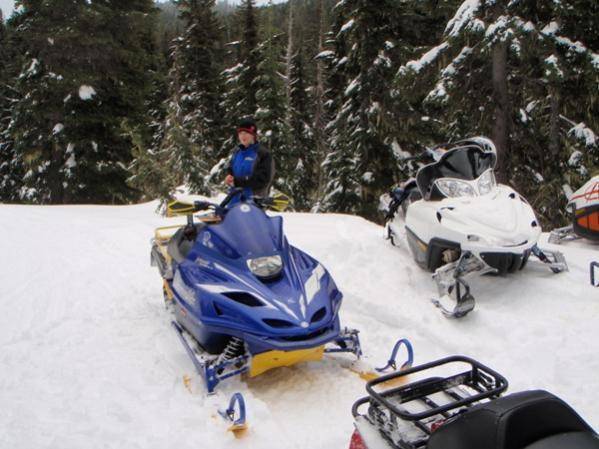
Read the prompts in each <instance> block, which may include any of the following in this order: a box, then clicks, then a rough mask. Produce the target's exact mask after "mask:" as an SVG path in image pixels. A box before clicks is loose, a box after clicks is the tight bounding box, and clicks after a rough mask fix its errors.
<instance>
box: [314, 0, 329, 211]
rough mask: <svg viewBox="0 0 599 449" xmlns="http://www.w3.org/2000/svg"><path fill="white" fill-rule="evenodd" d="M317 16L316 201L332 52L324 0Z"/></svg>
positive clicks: (320, 189) (324, 147) (319, 193)
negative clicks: (326, 40) (327, 76)
mask: <svg viewBox="0 0 599 449" xmlns="http://www.w3.org/2000/svg"><path fill="white" fill-rule="evenodd" d="M317 17H318V22H319V29H318V54H317V55H316V57H315V58H314V60H315V62H316V80H315V84H314V89H313V92H314V94H313V97H314V121H313V124H312V129H313V133H314V151H315V154H314V169H315V174H314V175H315V181H316V191H315V199H316V201H318V200H320V198H322V192H323V181H324V180H323V170H322V163H323V162H324V158H325V155H326V152H327V143H326V131H325V127H326V123H327V119H326V109H325V106H326V105H325V104H326V93H325V92H326V85H325V71H326V69H327V64H326V62H325V60H326V59H327V58H328V59H329V60H330V59H332V54H333V52H331V51H330V50H326V48H325V33H326V11H325V9H324V0H318V9H317ZM314 207H316V208H317V207H318V202H317V203H315V204H314V205H313V208H314Z"/></svg>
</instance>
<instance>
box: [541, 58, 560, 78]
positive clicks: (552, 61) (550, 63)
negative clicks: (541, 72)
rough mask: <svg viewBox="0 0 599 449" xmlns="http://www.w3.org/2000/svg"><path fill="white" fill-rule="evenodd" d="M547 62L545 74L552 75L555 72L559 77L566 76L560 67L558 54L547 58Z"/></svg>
mask: <svg viewBox="0 0 599 449" xmlns="http://www.w3.org/2000/svg"><path fill="white" fill-rule="evenodd" d="M545 64H547V69H545V76H551V75H553V74H555V75H557V76H558V77H559V78H563V77H564V72H563V71H562V69H560V67H559V64H558V60H557V56H555V55H551V56H549V57H548V58H546V59H545Z"/></svg>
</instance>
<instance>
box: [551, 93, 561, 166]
mask: <svg viewBox="0 0 599 449" xmlns="http://www.w3.org/2000/svg"><path fill="white" fill-rule="evenodd" d="M549 99H550V101H551V116H550V118H549V151H550V152H551V155H552V156H554V157H555V156H557V155H558V154H559V147H560V145H559V141H560V136H559V95H558V93H557V92H556V91H555V90H554V89H549Z"/></svg>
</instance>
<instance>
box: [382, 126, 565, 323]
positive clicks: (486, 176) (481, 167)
mask: <svg viewBox="0 0 599 449" xmlns="http://www.w3.org/2000/svg"><path fill="white" fill-rule="evenodd" d="M426 154H428V155H429V156H432V157H433V160H434V162H433V163H430V164H428V165H424V166H422V167H421V168H420V169H419V170H418V173H417V175H416V179H415V180H412V181H411V182H408V183H407V184H406V185H404V187H403V188H400V189H395V190H394V191H393V192H392V193H391V195H390V196H389V197H388V198H387V200H385V198H381V200H382V203H383V207H384V205H385V204H384V203H387V207H386V209H387V219H388V222H387V225H386V233H387V237H388V238H389V240H390V241H391V243H393V244H396V242H397V241H398V238H399V236H400V235H401V232H402V228H404V227H405V230H406V234H407V241H408V245H409V247H410V250H411V252H412V255H413V257H414V260H415V261H416V263H418V265H420V266H421V267H422V268H424V269H427V270H429V271H431V272H433V273H434V274H433V278H434V279H435V281H436V283H437V286H438V290H439V297H438V298H435V299H433V302H434V304H435V305H436V306H437V307H439V308H440V309H441V310H442V311H443V313H444V314H446V315H447V316H452V317H462V316H464V315H466V314H467V313H468V312H470V311H471V310H472V309H473V308H474V297H473V296H472V294H471V293H470V287H469V286H468V284H467V283H466V281H465V279H464V278H465V277H466V276H467V275H469V274H472V273H479V274H485V273H498V274H506V273H510V272H515V271H518V270H521V269H522V268H524V266H525V265H526V263H527V261H528V258H529V256H530V255H531V254H533V255H534V256H536V257H537V258H538V259H540V260H541V261H542V262H544V263H546V264H547V265H548V266H549V267H550V268H551V270H553V271H554V272H555V273H559V272H561V271H564V270H567V269H568V266H567V264H566V261H565V259H564V257H563V255H562V254H561V253H559V252H550V251H544V250H541V249H540V248H539V247H538V246H537V241H538V239H539V236H540V235H541V226H540V224H539V222H538V221H537V218H536V217H535V213H534V211H533V209H532V207H531V206H530V204H529V203H528V202H527V201H526V199H524V198H523V197H522V196H521V195H519V194H518V193H517V192H516V191H514V190H513V189H512V188H511V187H508V186H506V185H502V184H497V182H496V181H495V175H494V172H493V169H494V167H495V163H496V161H497V153H496V150H495V145H494V144H493V142H491V141H490V140H489V139H487V138H484V137H474V138H471V139H467V140H463V141H459V142H455V143H449V144H442V145H438V146H436V147H434V148H432V149H429V150H427V152H426Z"/></svg>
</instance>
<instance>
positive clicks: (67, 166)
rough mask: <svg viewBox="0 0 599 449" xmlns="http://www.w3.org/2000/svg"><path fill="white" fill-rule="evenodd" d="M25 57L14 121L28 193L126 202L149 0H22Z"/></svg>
mask: <svg viewBox="0 0 599 449" xmlns="http://www.w3.org/2000/svg"><path fill="white" fill-rule="evenodd" d="M17 6H20V7H21V8H22V9H21V17H22V23H21V25H20V26H19V27H18V28H17V29H16V31H15V33H16V34H17V36H18V38H19V39H20V41H21V42H22V43H23V51H24V52H25V55H26V59H27V60H26V62H25V64H24V66H23V70H22V71H21V74H20V75H19V77H18V82H17V85H16V89H17V91H18V94H19V101H18V102H17V103H16V105H15V106H14V108H13V121H12V125H11V128H10V130H9V132H10V134H11V137H12V138H13V139H14V142H15V151H16V152H17V153H18V154H19V155H20V156H21V157H22V158H23V161H24V163H25V165H26V170H27V173H26V174H25V176H24V183H25V188H26V190H25V196H24V197H23V199H24V200H27V201H34V202H42V203H69V202H124V201H127V200H128V199H129V198H131V197H132V194H133V192H132V191H131V190H130V189H129V187H128V186H127V185H126V183H125V179H126V176H127V170H126V168H127V167H126V165H127V164H128V162H129V160H130V158H131V141H130V140H129V139H127V138H126V137H124V131H125V125H127V124H128V125H129V126H132V127H135V126H138V125H140V124H143V123H145V118H146V116H145V113H146V108H145V101H146V97H147V93H148V90H149V87H150V80H149V75H148V68H149V67H150V66H151V57H152V56H151V55H149V54H148V53H147V51H146V48H147V47H146V46H147V36H148V32H147V30H148V29H151V25H152V17H153V15H152V12H153V10H154V5H153V2H152V1H151V0H147V1H132V2H126V3H123V2H116V1H113V2H112V1H105V2H102V3H99V2H94V3H93V4H89V2H87V1H84V0H81V1H68V0H57V1H55V2H52V4H49V3H48V2H39V1H20V2H17Z"/></svg>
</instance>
